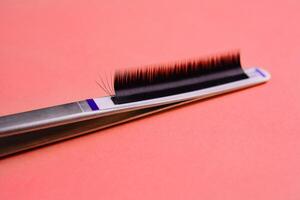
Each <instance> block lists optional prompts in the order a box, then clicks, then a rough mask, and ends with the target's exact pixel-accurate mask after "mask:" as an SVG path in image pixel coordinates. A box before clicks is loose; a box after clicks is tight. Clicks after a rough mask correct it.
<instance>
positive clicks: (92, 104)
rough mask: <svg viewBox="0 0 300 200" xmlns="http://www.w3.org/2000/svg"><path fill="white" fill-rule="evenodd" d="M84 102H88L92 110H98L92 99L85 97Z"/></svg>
mask: <svg viewBox="0 0 300 200" xmlns="http://www.w3.org/2000/svg"><path fill="white" fill-rule="evenodd" d="M86 102H87V103H88V104H89V106H90V107H91V109H92V110H99V107H98V106H97V104H96V102H95V101H94V99H87V100H86Z"/></svg>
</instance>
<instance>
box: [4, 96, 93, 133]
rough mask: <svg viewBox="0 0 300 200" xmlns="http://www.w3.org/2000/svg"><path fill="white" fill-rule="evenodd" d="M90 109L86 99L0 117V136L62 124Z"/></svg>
mask: <svg viewBox="0 0 300 200" xmlns="http://www.w3.org/2000/svg"><path fill="white" fill-rule="evenodd" d="M85 111H90V108H89V106H88V104H87V103H86V101H80V102H73V103H68V104H63V105H58V106H53V107H48V108H43V109H38V110H33V111H28V112H22V113H17V114H12V115H7V116H3V117H0V138H1V137H7V136H10V135H15V134H19V133H23V132H27V131H32V130H39V129H43V128H47V127H52V126H55V125H56V124H63V123H64V121H67V120H70V119H72V116H74V115H76V114H79V113H82V112H85Z"/></svg>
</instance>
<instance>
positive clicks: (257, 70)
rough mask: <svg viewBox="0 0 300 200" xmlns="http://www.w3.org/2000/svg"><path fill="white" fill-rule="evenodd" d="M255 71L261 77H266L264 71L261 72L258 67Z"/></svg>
mask: <svg viewBox="0 0 300 200" xmlns="http://www.w3.org/2000/svg"><path fill="white" fill-rule="evenodd" d="M255 71H256V72H257V73H259V74H260V75H262V76H263V77H266V75H265V74H264V73H262V72H261V71H260V70H259V69H257V68H256V69H255Z"/></svg>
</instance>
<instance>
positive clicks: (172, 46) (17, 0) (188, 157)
mask: <svg viewBox="0 0 300 200" xmlns="http://www.w3.org/2000/svg"><path fill="white" fill-rule="evenodd" d="M299 8H300V4H299V1H298V0H285V1H281V0H279V1H271V0H260V1H239V0H229V1H225V0H219V1H217V0H206V1H202V0H201V1H199V0H195V1H191V0H186V1H164V0H159V1H148V2H146V1H138V0H136V1H133V0H130V1H116V0H113V1H96V0H88V1H84V0H82V1H71V0H27V1H22V0H12V1H8V0H2V1H1V2H0V44H1V45H0V72H1V78H0V88H1V89H0V96H1V98H0V103H1V109H0V115H6V114H11V113H15V112H21V111H26V110H31V109H36V108H41V107H46V106H50V105H56V104H62V103H66V102H71V101H75V100H81V99H86V98H89V97H100V96H103V95H105V94H104V92H102V91H101V90H100V89H99V87H98V86H97V85H96V83H95V80H97V79H99V77H98V74H100V76H105V73H106V74H109V73H111V72H113V71H114V70H115V69H119V68H122V67H127V66H140V65H144V64H152V63H161V62H169V61H174V60H178V59H184V58H189V57H197V56H205V55H211V54H214V53H219V52H226V51H227V50H232V49H234V50H235V49H240V50H241V53H242V62H243V64H244V66H262V67H263V68H265V69H267V70H269V71H270V72H271V74H272V80H271V81H270V82H269V83H267V84H264V85H262V86H259V87H255V88H252V89H249V90H244V91H241V92H237V93H233V94H229V95H226V96H222V97H219V98H214V99H211V100H209V101H204V102H198V103H194V104H191V105H187V106H184V107H181V108H179V109H174V110H171V111H168V112H164V113H161V114H157V115H154V116H151V117H147V118H144V119H141V120H137V121H134V122H131V123H127V124H125V125H121V126H117V127H114V128H110V129H106V130H104V131H100V132H98V133H94V134H90V135H87V136H83V137H80V138H77V139H73V140H69V141H66V142H62V143H59V144H55V145H51V146H48V147H45V148H40V149H38V150H34V151H30V152H27V153H24V154H19V155H17V156H12V157H9V158H6V159H3V160H0V199H3V200H8V199H43V200H45V199H230V200H233V199H243V200H250V199H251V200H252V199H256V200H259V199H264V200H265V199H273V200H277V199H278V200H279V199H282V200H296V199H300V145H299V144H300V134H299V133H300V127H299V119H300V106H299V102H300V92H299V91H300V84H299V81H298V79H299V73H300V57H299V52H300V39H299V36H300V28H299V19H300V14H299Z"/></svg>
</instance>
